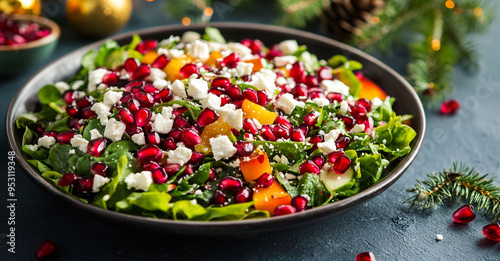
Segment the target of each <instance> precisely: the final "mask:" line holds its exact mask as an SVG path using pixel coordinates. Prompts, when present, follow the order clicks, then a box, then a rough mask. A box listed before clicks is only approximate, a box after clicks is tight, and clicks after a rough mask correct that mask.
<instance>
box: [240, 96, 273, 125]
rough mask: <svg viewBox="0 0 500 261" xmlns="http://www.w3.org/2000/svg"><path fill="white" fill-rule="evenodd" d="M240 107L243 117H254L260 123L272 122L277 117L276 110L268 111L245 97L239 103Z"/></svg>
mask: <svg viewBox="0 0 500 261" xmlns="http://www.w3.org/2000/svg"><path fill="white" fill-rule="evenodd" d="M241 109H242V110H243V118H245V119H246V118H249V119H253V118H255V119H256V120H258V121H259V123H260V124H273V123H274V120H275V119H276V117H278V114H277V113H276V112H272V111H268V110H266V108H264V107H262V106H260V105H258V104H256V103H253V102H251V101H249V100H246V99H245V100H244V101H243V103H242V104H241Z"/></svg>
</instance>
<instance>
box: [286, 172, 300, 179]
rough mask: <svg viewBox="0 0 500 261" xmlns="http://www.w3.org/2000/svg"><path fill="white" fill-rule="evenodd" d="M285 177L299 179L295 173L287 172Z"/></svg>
mask: <svg viewBox="0 0 500 261" xmlns="http://www.w3.org/2000/svg"><path fill="white" fill-rule="evenodd" d="M285 179H287V180H294V179H297V176H295V175H293V174H289V173H285Z"/></svg>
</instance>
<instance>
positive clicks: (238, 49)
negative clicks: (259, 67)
mask: <svg viewBox="0 0 500 261" xmlns="http://www.w3.org/2000/svg"><path fill="white" fill-rule="evenodd" d="M227 49H229V50H230V51H231V52H233V53H238V54H239V55H240V56H241V57H242V58H246V57H245V56H248V55H251V54H252V50H250V48H248V47H246V46H244V45H243V44H240V43H228V44H227Z"/></svg>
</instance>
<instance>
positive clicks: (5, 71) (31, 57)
mask: <svg viewBox="0 0 500 261" xmlns="http://www.w3.org/2000/svg"><path fill="white" fill-rule="evenodd" d="M12 17H13V19H14V20H17V21H29V22H35V23H38V24H39V25H41V26H45V27H49V28H50V30H51V32H50V34H49V35H47V36H45V37H43V38H40V39H38V40H36V41H32V42H28V43H26V44H21V45H16V46H8V45H0V75H14V74H18V73H21V72H24V71H26V70H28V69H30V68H31V67H33V66H35V65H37V64H39V63H40V62H42V61H43V60H44V59H46V58H47V57H48V56H50V54H51V53H52V51H54V48H55V47H56V45H57V40H58V39H59V35H60V33H61V30H60V29H59V26H58V25H57V24H56V23H54V22H52V21H51V20H49V19H47V18H44V17H40V16H32V15H12Z"/></svg>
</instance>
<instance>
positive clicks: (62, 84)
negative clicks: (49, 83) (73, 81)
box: [54, 82, 69, 94]
mask: <svg viewBox="0 0 500 261" xmlns="http://www.w3.org/2000/svg"><path fill="white" fill-rule="evenodd" d="M54 86H56V88H57V90H58V91H59V92H60V93H61V94H62V93H64V92H65V91H67V90H69V85H68V84H67V83H66V82H56V83H54Z"/></svg>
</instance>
